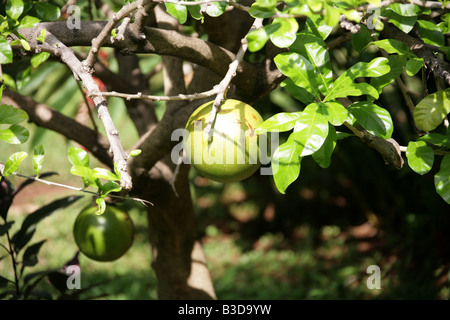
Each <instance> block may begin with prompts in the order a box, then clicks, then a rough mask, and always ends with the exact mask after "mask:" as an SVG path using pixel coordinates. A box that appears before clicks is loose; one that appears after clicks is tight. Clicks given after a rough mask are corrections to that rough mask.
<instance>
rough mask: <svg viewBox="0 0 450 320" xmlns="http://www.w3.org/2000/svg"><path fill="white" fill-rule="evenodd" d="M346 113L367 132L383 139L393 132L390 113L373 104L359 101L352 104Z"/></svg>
mask: <svg viewBox="0 0 450 320" xmlns="http://www.w3.org/2000/svg"><path fill="white" fill-rule="evenodd" d="M348 111H349V112H350V113H351V114H352V115H353V116H354V117H355V118H356V121H357V122H358V123H359V124H360V125H361V126H362V127H363V128H364V129H366V130H367V131H369V132H370V133H372V134H373V135H376V136H378V137H380V138H383V139H389V138H390V137H391V136H392V132H393V131H394V125H393V123H392V118H391V115H390V113H389V112H388V111H387V110H386V109H384V108H381V107H379V106H377V105H376V104H374V103H371V102H367V101H361V102H356V103H353V104H352V105H350V106H349V107H348Z"/></svg>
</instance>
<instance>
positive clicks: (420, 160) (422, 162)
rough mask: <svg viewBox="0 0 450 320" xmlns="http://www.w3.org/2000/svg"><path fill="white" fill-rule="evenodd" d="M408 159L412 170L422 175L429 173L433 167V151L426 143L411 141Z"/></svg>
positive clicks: (407, 153) (407, 154)
mask: <svg viewBox="0 0 450 320" xmlns="http://www.w3.org/2000/svg"><path fill="white" fill-rule="evenodd" d="M406 158H407V159H408V164H409V166H410V168H411V169H413V170H414V171H415V172H416V173H418V174H420V175H423V174H425V173H427V172H428V171H430V170H431V168H432V167H433V162H434V153H433V149H432V148H431V147H429V146H428V145H427V144H426V142H425V141H410V142H409V143H408V147H407V148H406Z"/></svg>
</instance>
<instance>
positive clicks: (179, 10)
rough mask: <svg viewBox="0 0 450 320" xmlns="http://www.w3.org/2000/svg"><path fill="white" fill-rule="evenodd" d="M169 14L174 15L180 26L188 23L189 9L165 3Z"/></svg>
mask: <svg viewBox="0 0 450 320" xmlns="http://www.w3.org/2000/svg"><path fill="white" fill-rule="evenodd" d="M164 5H165V6H166V10H167V13H169V14H170V15H172V16H173V17H174V18H175V19H177V21H178V22H179V23H180V24H184V23H185V22H186V21H187V8H186V6H184V5H181V4H175V3H167V2H166V3H164Z"/></svg>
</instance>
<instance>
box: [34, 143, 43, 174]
mask: <svg viewBox="0 0 450 320" xmlns="http://www.w3.org/2000/svg"><path fill="white" fill-rule="evenodd" d="M43 163H44V147H43V146H42V145H41V144H40V145H38V146H37V147H35V148H34V154H33V169H34V173H35V174H36V176H39V174H40V173H41V170H42V165H43Z"/></svg>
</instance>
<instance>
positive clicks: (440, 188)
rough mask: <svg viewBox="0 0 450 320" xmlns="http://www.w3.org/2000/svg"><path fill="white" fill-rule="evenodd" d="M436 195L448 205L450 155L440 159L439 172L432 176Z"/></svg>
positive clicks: (449, 194) (449, 197)
mask: <svg viewBox="0 0 450 320" xmlns="http://www.w3.org/2000/svg"><path fill="white" fill-rule="evenodd" d="M434 186H435V188H436V191H437V193H438V194H439V195H440V196H441V197H442V199H444V200H445V202H447V203H448V204H450V154H446V155H445V156H444V157H443V158H442V162H441V167H440V170H439V171H438V172H437V173H436V175H435V176H434Z"/></svg>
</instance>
